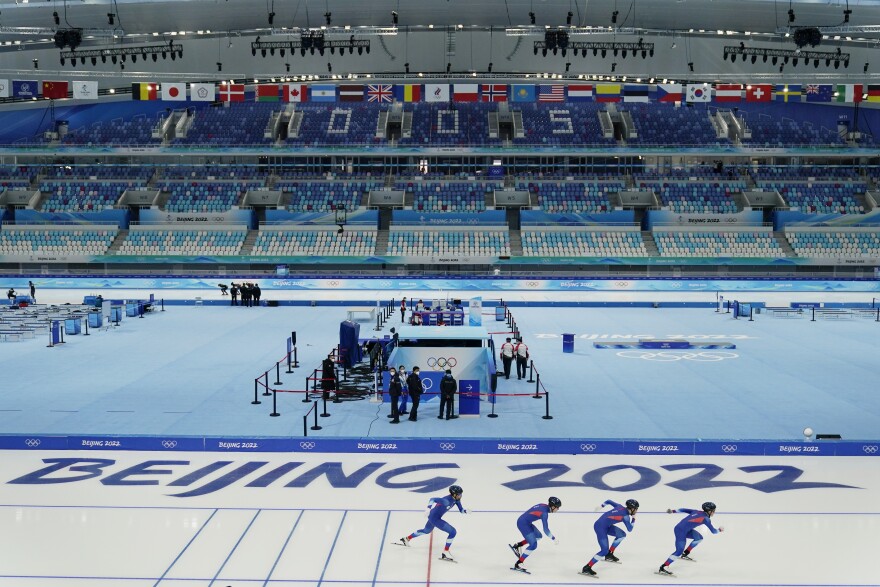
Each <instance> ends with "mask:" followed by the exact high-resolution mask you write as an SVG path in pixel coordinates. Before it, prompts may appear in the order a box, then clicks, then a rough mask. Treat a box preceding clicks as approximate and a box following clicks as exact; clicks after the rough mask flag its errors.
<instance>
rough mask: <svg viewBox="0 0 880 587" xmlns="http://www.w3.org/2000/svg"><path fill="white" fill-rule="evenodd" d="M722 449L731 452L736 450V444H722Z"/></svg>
mask: <svg viewBox="0 0 880 587" xmlns="http://www.w3.org/2000/svg"><path fill="white" fill-rule="evenodd" d="M721 450H722V451H723V452H728V453H729V452H736V445H735V444H722V445H721Z"/></svg>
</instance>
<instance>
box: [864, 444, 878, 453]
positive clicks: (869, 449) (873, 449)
mask: <svg viewBox="0 0 880 587" xmlns="http://www.w3.org/2000/svg"><path fill="white" fill-rule="evenodd" d="M862 450H863V451H865V454H867V455H873V454H877V445H876V444H866V445H865V446H863V447H862Z"/></svg>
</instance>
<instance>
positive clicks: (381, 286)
mask: <svg viewBox="0 0 880 587" xmlns="http://www.w3.org/2000/svg"><path fill="white" fill-rule="evenodd" d="M376 288H377V289H391V282H390V281H385V280H383V281H377V282H376Z"/></svg>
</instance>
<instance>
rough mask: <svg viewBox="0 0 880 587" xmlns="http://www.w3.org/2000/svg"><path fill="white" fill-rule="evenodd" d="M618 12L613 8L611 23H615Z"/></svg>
mask: <svg viewBox="0 0 880 587" xmlns="http://www.w3.org/2000/svg"><path fill="white" fill-rule="evenodd" d="M618 14H619V13H618V12H617V11H616V10H615V11H614V12H612V13H611V24H617V15H618Z"/></svg>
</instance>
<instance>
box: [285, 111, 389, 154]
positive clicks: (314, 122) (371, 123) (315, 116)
mask: <svg viewBox="0 0 880 587" xmlns="http://www.w3.org/2000/svg"><path fill="white" fill-rule="evenodd" d="M297 110H299V111H301V112H302V113H303V120H302V124H301V126H300V129H299V136H297V137H288V138H287V142H288V144H290V145H300V146H312V147H317V146H333V145H343V146H345V145H350V146H362V145H370V144H372V143H375V142H378V141H379V139H376V124H377V119H378V116H379V107H378V106H376V105H374V104H359V103H332V104H297Z"/></svg>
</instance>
